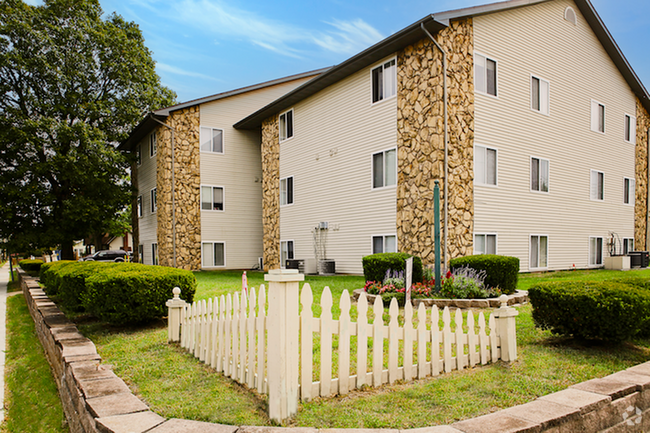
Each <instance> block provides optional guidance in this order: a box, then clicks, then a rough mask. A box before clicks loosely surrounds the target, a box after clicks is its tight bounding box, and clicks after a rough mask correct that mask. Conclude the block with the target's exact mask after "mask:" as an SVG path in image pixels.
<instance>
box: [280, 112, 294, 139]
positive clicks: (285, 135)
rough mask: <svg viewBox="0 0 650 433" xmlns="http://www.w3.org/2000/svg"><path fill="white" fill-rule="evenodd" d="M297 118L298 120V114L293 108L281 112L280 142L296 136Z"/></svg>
mask: <svg viewBox="0 0 650 433" xmlns="http://www.w3.org/2000/svg"><path fill="white" fill-rule="evenodd" d="M287 119H289V120H287ZM295 120H296V116H295V113H294V111H293V108H292V109H290V110H287V111H285V112H283V113H280V115H279V116H278V136H279V137H280V143H282V142H283V141H287V140H290V139H292V138H293V137H294V135H295V132H296V129H295V125H296V121H295ZM289 132H291V135H289Z"/></svg>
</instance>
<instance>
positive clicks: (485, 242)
mask: <svg viewBox="0 0 650 433" xmlns="http://www.w3.org/2000/svg"><path fill="white" fill-rule="evenodd" d="M496 253H497V235H496V234H485V233H475V234H474V254H496Z"/></svg>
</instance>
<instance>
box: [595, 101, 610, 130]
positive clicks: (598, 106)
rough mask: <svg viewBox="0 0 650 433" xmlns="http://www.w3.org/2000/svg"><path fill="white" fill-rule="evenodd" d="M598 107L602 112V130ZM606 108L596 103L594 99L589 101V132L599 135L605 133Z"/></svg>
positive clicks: (600, 103)
mask: <svg viewBox="0 0 650 433" xmlns="http://www.w3.org/2000/svg"><path fill="white" fill-rule="evenodd" d="M600 107H603V108H602V112H603V125H602V129H601V127H600V111H601V110H600ZM606 121H607V107H606V106H605V104H603V103H602V102H598V101H596V100H594V99H592V100H591V130H592V131H594V132H597V133H599V134H605V132H606V131H607V125H606V123H607V122H606Z"/></svg>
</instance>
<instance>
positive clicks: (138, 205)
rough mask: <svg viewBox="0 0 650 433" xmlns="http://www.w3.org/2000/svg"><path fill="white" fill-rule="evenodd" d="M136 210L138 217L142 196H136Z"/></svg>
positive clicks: (140, 212)
mask: <svg viewBox="0 0 650 433" xmlns="http://www.w3.org/2000/svg"><path fill="white" fill-rule="evenodd" d="M136 212H137V213H138V218H139V217H141V216H142V196H141V195H139V196H138V200H137V203H136Z"/></svg>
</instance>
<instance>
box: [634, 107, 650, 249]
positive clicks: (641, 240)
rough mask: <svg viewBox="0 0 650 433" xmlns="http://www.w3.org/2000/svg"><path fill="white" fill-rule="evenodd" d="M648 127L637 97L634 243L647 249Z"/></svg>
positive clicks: (644, 111) (644, 113)
mask: <svg viewBox="0 0 650 433" xmlns="http://www.w3.org/2000/svg"><path fill="white" fill-rule="evenodd" d="M648 128H650V116H649V115H648V112H647V111H646V109H645V108H643V105H641V101H639V99H637V100H636V152H635V154H636V170H635V172H636V174H635V177H636V180H635V183H636V200H635V204H634V245H635V249H636V250H644V251H647V250H648V249H649V248H650V245H646V231H647V229H648V228H647V227H646V223H647V214H648Z"/></svg>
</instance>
